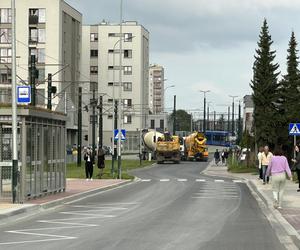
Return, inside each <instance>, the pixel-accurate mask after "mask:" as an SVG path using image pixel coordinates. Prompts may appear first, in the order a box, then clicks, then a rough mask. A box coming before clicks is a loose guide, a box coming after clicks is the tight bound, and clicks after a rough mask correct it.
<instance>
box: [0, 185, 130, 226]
mask: <svg viewBox="0 0 300 250" xmlns="http://www.w3.org/2000/svg"><path fill="white" fill-rule="evenodd" d="M128 182H130V181H128V180H98V179H97V180H93V181H86V180H85V179H67V188H66V192H61V193H56V194H51V195H50V194H49V195H46V196H44V197H41V198H37V199H32V200H28V201H26V202H25V203H24V204H12V203H11V201H1V202H0V220H1V221H2V220H4V219H9V218H10V217H11V216H14V215H20V214H25V213H33V212H37V211H38V210H39V209H46V208H50V207H55V206H58V205H62V204H63V203H66V202H70V201H73V200H76V199H80V198H84V197H85V196H87V195H92V194H94V193H97V192H99V191H102V190H103V191H104V190H107V189H111V188H114V187H117V186H120V185H123V184H126V183H128Z"/></svg>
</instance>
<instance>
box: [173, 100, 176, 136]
mask: <svg viewBox="0 0 300 250" xmlns="http://www.w3.org/2000/svg"><path fill="white" fill-rule="evenodd" d="M175 133H176V95H174V109H173V135H175Z"/></svg>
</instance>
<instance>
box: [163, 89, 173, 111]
mask: <svg viewBox="0 0 300 250" xmlns="http://www.w3.org/2000/svg"><path fill="white" fill-rule="evenodd" d="M174 87H175V85H174V84H173V85H169V86H167V87H165V88H164V109H165V106H166V105H165V99H166V98H165V97H166V90H167V89H169V88H174Z"/></svg>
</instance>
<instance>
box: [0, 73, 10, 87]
mask: <svg viewBox="0 0 300 250" xmlns="http://www.w3.org/2000/svg"><path fill="white" fill-rule="evenodd" d="M0 84H11V71H10V70H9V69H0Z"/></svg>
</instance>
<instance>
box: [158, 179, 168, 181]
mask: <svg viewBox="0 0 300 250" xmlns="http://www.w3.org/2000/svg"><path fill="white" fill-rule="evenodd" d="M159 181H160V182H167V181H170V179H160V180H159Z"/></svg>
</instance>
